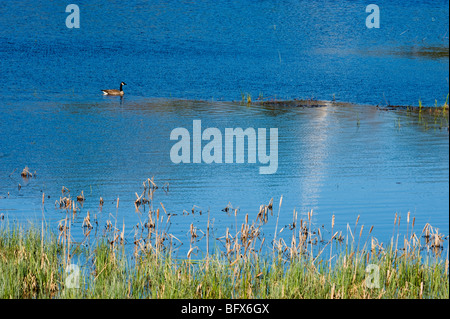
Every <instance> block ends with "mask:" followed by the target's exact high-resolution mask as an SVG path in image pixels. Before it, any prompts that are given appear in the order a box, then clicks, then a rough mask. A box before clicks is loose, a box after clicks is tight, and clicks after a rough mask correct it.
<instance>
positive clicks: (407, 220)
mask: <svg viewBox="0 0 450 319" xmlns="http://www.w3.org/2000/svg"><path fill="white" fill-rule="evenodd" d="M409 214H411V212H408V215H407V216H406V222H407V223H408V224H409Z"/></svg>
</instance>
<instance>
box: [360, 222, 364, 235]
mask: <svg viewBox="0 0 450 319" xmlns="http://www.w3.org/2000/svg"><path fill="white" fill-rule="evenodd" d="M363 229H364V225H362V226H361V231H360V232H359V237H361V235H362V232H363Z"/></svg>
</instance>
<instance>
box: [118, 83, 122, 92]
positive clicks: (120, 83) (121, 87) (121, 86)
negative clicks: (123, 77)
mask: <svg viewBox="0 0 450 319" xmlns="http://www.w3.org/2000/svg"><path fill="white" fill-rule="evenodd" d="M119 91H123V90H122V83H120V89H119Z"/></svg>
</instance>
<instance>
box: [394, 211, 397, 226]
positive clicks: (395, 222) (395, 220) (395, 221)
mask: <svg viewBox="0 0 450 319" xmlns="http://www.w3.org/2000/svg"><path fill="white" fill-rule="evenodd" d="M396 224H397V213H395V218H394V226H395V225H396Z"/></svg>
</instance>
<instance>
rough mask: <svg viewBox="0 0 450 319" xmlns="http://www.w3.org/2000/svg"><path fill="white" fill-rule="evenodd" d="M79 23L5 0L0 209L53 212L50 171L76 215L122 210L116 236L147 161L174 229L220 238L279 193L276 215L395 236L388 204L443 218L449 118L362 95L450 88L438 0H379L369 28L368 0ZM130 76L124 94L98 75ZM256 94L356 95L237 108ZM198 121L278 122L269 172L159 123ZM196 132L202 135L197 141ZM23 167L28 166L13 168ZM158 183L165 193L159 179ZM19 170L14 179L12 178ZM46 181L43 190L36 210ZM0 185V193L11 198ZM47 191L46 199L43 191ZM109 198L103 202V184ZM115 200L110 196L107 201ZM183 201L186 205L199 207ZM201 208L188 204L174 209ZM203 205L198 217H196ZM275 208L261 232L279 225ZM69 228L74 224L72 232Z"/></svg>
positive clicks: (421, 217)
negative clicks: (188, 140) (179, 153)
mask: <svg viewBox="0 0 450 319" xmlns="http://www.w3.org/2000/svg"><path fill="white" fill-rule="evenodd" d="M79 5H80V12H81V27H80V29H68V28H66V26H65V18H66V16H67V13H65V12H64V10H65V6H63V5H60V4H57V3H55V2H52V1H45V2H44V1H42V2H37V3H33V5H31V4H20V3H18V2H6V3H4V4H2V6H1V8H0V16H1V19H0V70H1V71H2V90H1V91H0V96H1V97H2V99H1V102H0V121H1V122H0V123H1V124H0V214H2V215H3V216H6V217H7V219H9V220H19V221H27V220H37V221H40V220H41V217H42V213H44V216H45V218H46V220H47V221H48V222H49V223H54V224H55V225H56V223H57V222H58V220H60V219H61V218H64V217H65V213H63V212H62V211H60V210H58V209H56V208H55V205H54V203H55V201H56V200H59V197H60V196H61V188H62V186H65V187H67V188H68V189H69V190H70V191H71V195H72V196H76V195H79V194H80V193H81V191H83V192H84V195H85V197H86V201H85V203H84V204H83V207H82V209H81V210H80V211H79V212H78V215H77V217H76V219H75V225H76V227H79V229H80V230H81V223H82V221H83V218H84V216H86V212H87V211H90V213H91V215H92V216H93V215H96V217H97V219H98V222H99V228H100V229H101V228H102V227H103V226H104V225H105V222H106V220H108V219H111V218H112V217H114V218H115V217H116V216H117V221H118V224H120V225H122V223H125V225H126V229H127V234H129V235H132V233H133V230H132V227H133V226H134V225H136V224H137V223H138V222H139V221H140V220H144V219H145V213H144V212H143V214H142V215H141V214H139V213H136V212H135V207H134V200H135V199H136V196H135V192H136V193H138V194H139V195H140V194H141V192H142V191H143V187H142V182H143V181H145V180H146V179H147V178H151V177H152V176H154V180H155V183H157V185H158V186H160V188H159V189H158V190H157V191H156V192H155V194H154V202H153V205H154V207H160V208H161V209H162V205H161V203H163V205H164V208H165V209H166V210H167V212H170V213H173V214H177V216H174V217H173V219H172V222H173V225H172V228H171V230H172V231H173V232H174V233H176V234H177V236H179V237H180V239H183V238H187V231H188V229H189V225H190V224H191V223H194V224H195V225H197V226H198V227H199V228H201V229H205V226H206V220H207V218H206V215H207V212H208V210H209V211H210V216H211V219H214V227H213V229H214V231H216V233H217V236H219V235H221V234H223V230H224V229H225V228H226V227H235V224H234V223H235V218H234V216H233V215H231V216H228V215H227V214H226V213H225V212H223V211H222V209H223V208H225V207H226V206H227V205H228V204H229V203H231V205H232V206H233V207H239V213H238V216H237V217H236V219H238V220H242V219H243V218H244V216H245V214H247V213H248V214H249V216H250V219H254V218H255V217H256V214H257V213H258V211H259V207H260V205H261V204H267V203H268V202H269V200H270V199H271V198H273V200H274V215H276V214H277V212H278V204H279V202H280V198H281V196H283V202H282V205H281V210H280V221H279V224H280V226H279V228H280V227H284V226H285V225H287V224H289V223H290V222H291V221H292V212H293V210H294V209H296V210H297V211H298V212H299V218H305V216H306V213H307V212H308V211H310V210H313V211H314V215H313V216H314V219H313V222H314V223H315V224H316V225H317V226H320V225H325V232H327V231H329V228H330V226H329V225H330V223H331V216H332V215H333V214H334V215H336V227H339V228H340V229H342V230H345V229H346V225H347V223H350V224H351V225H353V224H354V222H355V220H356V218H357V216H358V215H361V217H360V221H359V223H360V224H365V225H367V226H368V227H369V226H370V225H375V227H374V234H375V235H376V236H377V237H381V238H382V239H383V238H384V239H386V238H388V237H390V235H392V227H393V221H394V215H395V213H398V214H400V215H402V216H406V214H407V213H408V212H411V214H412V215H413V216H415V217H416V224H417V225H419V227H423V225H424V224H425V223H427V222H429V223H430V224H432V225H433V226H436V227H439V228H440V229H442V230H443V231H444V232H446V233H448V214H449V208H448V207H449V136H448V131H447V127H448V116H447V118H445V117H443V118H438V119H437V120H433V119H432V120H429V119H428V120H427V123H428V124H424V121H422V120H421V119H419V118H418V116H417V115H412V114H409V113H408V112H401V111H387V112H386V111H380V110H379V109H377V108H376V107H374V106H369V105H367V104H371V105H377V104H379V105H385V104H386V103H390V104H403V105H411V104H412V105H417V104H418V101H419V99H420V100H421V101H422V102H423V103H424V104H427V105H434V104H435V100H437V102H438V103H439V105H442V104H443V103H444V102H445V98H446V95H447V93H448V13H449V12H448V1H412V2H408V5H406V4H405V3H404V2H400V1H398V2H392V1H379V3H378V5H379V6H380V11H381V26H382V27H381V28H380V29H367V28H366V26H365V18H366V16H367V13H366V12H365V5H366V3H365V2H363V1H350V2H349V1H313V2H311V1H256V2H255V1H230V2H228V1H227V2H222V1H218V2H217V1H215V2H210V1H190V2H188V1H184V2H175V1H169V2H165V1H151V2H147V1H126V2H124V1H108V2H106V1H91V2H89V3H87V2H85V3H80V4H79ZM120 81H125V82H127V84H128V85H127V86H126V87H125V92H126V94H125V97H124V98H123V99H119V98H114V97H104V96H102V94H101V92H100V89H105V88H116V87H118V84H119V83H120ZM241 94H244V95H246V94H250V95H251V96H252V99H253V100H255V99H257V98H258V97H261V96H262V97H269V98H275V97H276V98H278V99H294V98H315V99H324V100H331V99H332V98H333V96H334V98H335V99H336V100H337V101H345V102H352V103H354V104H352V105H344V106H333V105H330V106H327V107H319V108H296V107H285V106H279V107H269V106H262V105H250V106H248V105H246V104H242V103H238V102H232V101H233V100H237V101H240V100H241ZM194 120H201V123H202V128H203V129H204V128H207V127H215V128H218V129H219V130H220V131H221V132H224V131H225V129H226V128H237V127H241V128H243V129H245V128H248V127H251V128H255V129H257V128H266V129H269V128H277V129H278V170H277V172H276V173H275V174H272V175H260V174H259V170H258V168H259V166H260V163H255V164H251V163H250V164H249V163H247V162H246V163H243V164H236V163H235V164H225V163H222V164H214V163H213V164H210V165H208V164H205V163H201V164H194V163H190V164H174V163H172V161H171V160H170V149H171V147H172V146H173V145H174V143H175V141H171V140H170V138H169V137H170V133H171V131H172V130H173V129H175V128H177V127H184V128H186V129H187V130H189V131H190V132H191V134H192V125H193V121H194ZM204 144H205V143H204ZM25 166H28V167H29V168H30V169H31V171H32V172H34V171H36V174H37V175H36V177H35V178H31V179H28V180H24V179H22V178H21V176H20V172H21V171H22V169H23V168H24V167H25ZM164 183H168V184H169V191H168V192H166V191H165V190H163V189H162V188H161V187H162V186H163V185H164ZM19 184H20V188H19ZM42 193H45V205H44V208H42V205H41V202H42ZM8 194H9V195H8ZM48 196H49V197H48ZM100 197H103V198H104V199H105V204H104V206H103V209H102V210H101V211H99V198H100ZM118 197H119V198H120V205H119V209H116V199H117V198H118ZM194 206H195V207H194ZM193 207H194V208H195V212H196V213H195V215H192V214H190V215H189V216H183V211H186V212H191V210H192V208H193ZM200 211H202V214H201V215H200ZM275 220H276V218H275V216H270V217H269V224H268V225H266V226H265V227H266V228H265V231H266V232H267V233H268V234H271V235H270V236H273V229H274V225H275ZM75 236H77V235H76V234H75Z"/></svg>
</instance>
